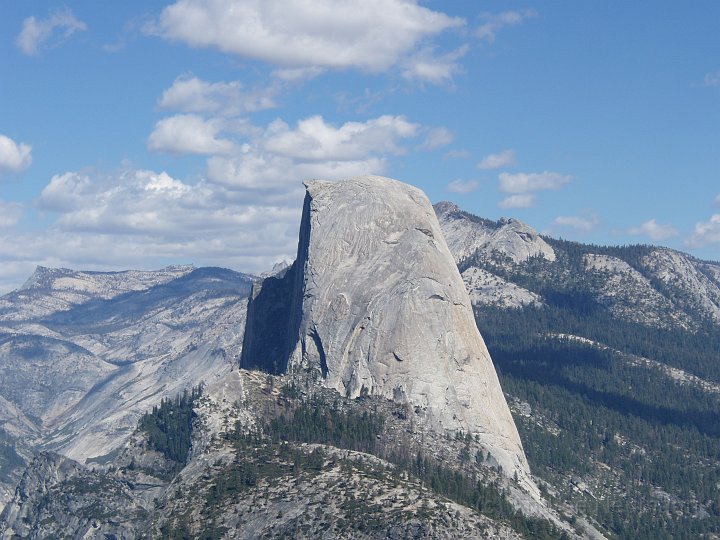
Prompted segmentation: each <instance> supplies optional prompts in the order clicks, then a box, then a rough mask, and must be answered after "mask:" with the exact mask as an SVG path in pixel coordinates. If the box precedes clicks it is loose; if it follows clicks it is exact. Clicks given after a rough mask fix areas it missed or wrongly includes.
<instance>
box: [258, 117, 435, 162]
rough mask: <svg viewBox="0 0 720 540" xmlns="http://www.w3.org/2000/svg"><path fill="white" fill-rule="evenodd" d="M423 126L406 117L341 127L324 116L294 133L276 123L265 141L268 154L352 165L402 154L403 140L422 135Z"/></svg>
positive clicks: (309, 120)
mask: <svg viewBox="0 0 720 540" xmlns="http://www.w3.org/2000/svg"><path fill="white" fill-rule="evenodd" d="M420 127H421V126H420V125H419V124H414V123H412V122H409V121H408V120H407V119H406V118H405V117H404V116H390V115H383V116H380V117H378V118H374V119H371V120H368V121H366V122H346V123H345V124H343V125H341V126H340V127H335V126H333V125H332V124H329V123H327V122H325V120H324V119H323V118H322V116H317V115H316V116H311V117H309V118H305V119H303V120H300V121H299V122H298V123H297V126H296V127H295V128H294V129H291V128H290V126H288V124H286V123H285V122H283V121H282V120H275V121H274V122H272V123H271V124H270V125H269V126H268V128H267V130H266V133H265V136H264V139H263V140H262V148H263V149H264V150H266V151H268V152H272V153H274V154H278V155H281V156H287V157H291V158H294V159H302V160H305V161H309V160H317V161H324V160H340V161H350V160H356V159H361V158H365V157H366V156H368V155H369V154H373V153H387V154H402V153H404V152H405V149H404V147H403V146H402V145H401V144H400V141H401V140H402V139H408V138H412V137H415V136H417V135H418V133H419V132H420Z"/></svg>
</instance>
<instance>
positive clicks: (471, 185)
mask: <svg viewBox="0 0 720 540" xmlns="http://www.w3.org/2000/svg"><path fill="white" fill-rule="evenodd" d="M478 187H480V182H478V181H477V180H453V181H452V182H450V183H449V184H448V187H447V189H448V191H452V192H453V193H470V192H471V191H475V190H476V189H477V188H478Z"/></svg>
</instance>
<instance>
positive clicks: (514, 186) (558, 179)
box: [499, 171, 572, 193]
mask: <svg viewBox="0 0 720 540" xmlns="http://www.w3.org/2000/svg"><path fill="white" fill-rule="evenodd" d="M499 178H500V189H501V190H502V191H504V192H505V193H529V192H531V191H542V190H557V189H560V188H561V187H562V186H564V185H565V184H567V183H568V182H570V181H571V180H572V177H571V176H567V175H564V174H559V173H555V172H549V171H545V172H541V173H517V174H510V173H500V177H499Z"/></svg>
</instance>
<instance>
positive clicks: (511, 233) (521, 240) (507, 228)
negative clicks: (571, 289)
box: [433, 202, 555, 265]
mask: <svg viewBox="0 0 720 540" xmlns="http://www.w3.org/2000/svg"><path fill="white" fill-rule="evenodd" d="M433 208H434V210H435V213H436V214H437V218H438V221H439V222H440V226H441V228H442V232H443V235H444V236H445V241H446V242H447V245H448V247H449V248H450V251H451V252H452V254H453V257H455V260H456V261H457V263H458V264H460V265H462V263H463V262H464V261H466V260H468V259H470V258H472V257H476V256H491V255H497V254H500V255H503V256H505V257H507V258H508V259H510V260H511V261H513V262H515V263H520V262H523V261H526V260H527V259H528V258H530V257H543V258H545V259H546V260H548V261H554V260H555V252H554V251H553V248H552V247H551V246H549V245H548V244H547V242H545V240H543V239H542V238H541V237H540V236H538V234H537V233H536V232H535V231H534V230H533V229H532V228H531V227H528V226H527V225H525V224H524V223H523V222H521V221H519V220H517V219H503V220H500V221H497V222H494V221H490V220H488V219H483V218H478V217H476V216H473V215H472V214H468V213H466V212H463V211H462V210H460V208H459V207H458V206H456V205H454V204H452V203H449V202H439V203H437V204H435V205H434V207H433Z"/></svg>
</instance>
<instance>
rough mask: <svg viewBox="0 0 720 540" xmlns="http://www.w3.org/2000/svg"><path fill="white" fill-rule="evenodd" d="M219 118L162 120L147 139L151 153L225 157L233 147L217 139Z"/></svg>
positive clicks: (171, 118) (180, 117) (192, 115)
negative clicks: (152, 151) (220, 155)
mask: <svg viewBox="0 0 720 540" xmlns="http://www.w3.org/2000/svg"><path fill="white" fill-rule="evenodd" d="M222 127H223V126H222V122H221V121H220V120H218V119H210V120H206V119H204V118H202V117H200V116H198V115H195V114H177V115H175V116H170V117H169V118H163V119H162V120H160V121H159V122H158V123H157V124H155V129H154V130H153V132H152V133H151V134H150V136H149V137H148V143H147V146H148V148H149V149H150V150H155V151H160V152H171V153H175V154H227V153H228V152H230V151H232V150H233V148H234V144H233V142H232V141H230V140H228V139H221V138H218V133H219V132H220V131H221V130H222Z"/></svg>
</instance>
